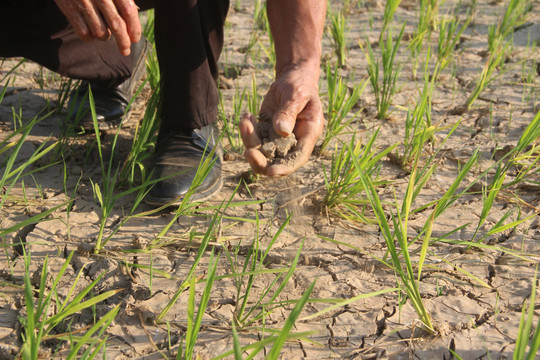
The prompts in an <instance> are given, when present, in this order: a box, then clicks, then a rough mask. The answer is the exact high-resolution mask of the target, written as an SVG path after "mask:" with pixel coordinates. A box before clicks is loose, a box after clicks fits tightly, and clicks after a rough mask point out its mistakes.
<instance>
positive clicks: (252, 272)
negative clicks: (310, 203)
mask: <svg viewBox="0 0 540 360" xmlns="http://www.w3.org/2000/svg"><path fill="white" fill-rule="evenodd" d="M289 221H290V216H289V217H288V218H287V219H286V220H285V221H284V222H283V224H282V225H281V226H280V227H279V229H278V230H277V231H276V233H275V234H274V236H272V239H271V240H270V241H269V243H268V245H267V247H266V249H265V250H264V251H263V250H262V249H260V240H259V236H260V235H259V225H260V224H259V219H258V216H257V217H256V223H255V229H256V230H255V231H256V234H255V239H254V240H253V242H252V244H251V245H250V247H249V249H248V251H247V254H246V257H245V260H244V263H243V264H242V265H239V264H238V251H239V250H240V246H236V247H235V250H234V253H233V254H231V253H230V252H229V251H227V250H226V254H227V258H228V260H229V265H230V267H231V270H232V273H233V274H237V275H236V276H235V284H236V299H237V305H236V309H235V317H234V318H235V322H236V325H237V326H239V327H240V328H247V327H248V326H250V325H252V324H254V323H259V322H261V321H264V318H265V317H266V316H267V315H268V314H269V313H270V312H271V311H273V310H274V309H275V308H276V307H279V306H281V304H275V303H274V301H275V300H276V298H277V297H278V296H279V295H280V294H281V293H282V292H283V290H284V289H285V286H286V285H287V283H288V282H289V280H290V278H291V276H292V275H293V273H294V271H295V269H296V265H297V263H298V260H299V258H300V253H301V251H302V247H303V241H302V243H301V244H300V246H299V248H298V251H297V252H296V256H295V257H294V259H293V260H292V261H291V263H290V264H289V265H288V266H287V267H284V268H283V269H282V271H280V273H278V275H277V276H276V277H275V278H274V280H273V281H272V282H271V284H270V285H269V286H267V287H266V289H265V290H264V291H263V292H262V294H260V295H259V297H258V299H257V300H256V301H254V304H253V305H251V306H248V304H249V301H251V300H252V299H251V297H250V295H251V292H252V289H253V284H254V281H255V278H256V276H257V275H260V274H263V273H265V272H266V269H264V266H265V260H266V257H267V256H268V254H269V253H270V250H271V249H272V247H273V246H274V244H275V242H276V241H277V239H278V238H279V236H280V235H281V233H282V232H283V231H284V230H285V227H286V226H287V225H288V224H289ZM239 245H240V244H239ZM238 270H240V272H238Z"/></svg>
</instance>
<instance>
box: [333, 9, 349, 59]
mask: <svg viewBox="0 0 540 360" xmlns="http://www.w3.org/2000/svg"><path fill="white" fill-rule="evenodd" d="M330 34H331V35H332V36H331V38H330V39H331V41H332V46H333V48H334V53H335V54H336V57H337V64H338V65H339V67H343V66H345V63H346V61H347V20H346V19H345V15H344V14H343V12H341V11H338V12H337V13H330Z"/></svg>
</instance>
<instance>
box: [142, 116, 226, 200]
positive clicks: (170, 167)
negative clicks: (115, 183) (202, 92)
mask: <svg viewBox="0 0 540 360" xmlns="http://www.w3.org/2000/svg"><path fill="white" fill-rule="evenodd" d="M213 150H214V151H213ZM212 154H213V156H212V158H211V159H210V158H208V160H212V161H213V162H214V163H213V165H211V168H210V169H208V173H207V174H206V176H204V177H203V178H200V179H198V182H199V184H198V186H197V187H196V189H195V191H194V193H193V195H192V196H191V200H193V201H203V200H207V199H209V198H210V197H212V196H213V195H215V194H217V193H218V192H219V190H220V189H221V185H222V178H221V163H222V150H221V147H220V145H219V143H218V136H217V130H216V129H215V127H214V126H213V125H208V126H205V127H203V128H201V129H195V130H192V131H188V132H183V133H171V134H167V135H165V136H163V140H161V141H160V142H158V144H157V145H156V153H155V155H154V160H153V162H152V169H153V173H152V180H158V179H161V180H159V181H158V182H157V183H156V184H154V186H153V187H152V189H151V190H150V192H149V193H148V195H147V196H146V198H145V201H146V203H148V204H150V205H153V206H163V205H167V204H169V205H171V206H172V205H179V204H180V203H181V202H182V200H183V198H184V196H185V195H186V193H187V192H188V190H189V188H190V186H191V184H192V183H193V182H194V180H195V179H196V178H197V172H198V171H199V174H198V175H199V177H200V176H201V172H202V171H203V170H204V168H203V167H200V166H199V165H200V164H201V159H203V158H207V157H209V156H210V155H212Z"/></svg>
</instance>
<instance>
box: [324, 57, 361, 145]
mask: <svg viewBox="0 0 540 360" xmlns="http://www.w3.org/2000/svg"><path fill="white" fill-rule="evenodd" d="M326 81H327V84H328V108H327V113H326V115H327V119H328V122H327V124H326V131H325V134H324V138H323V141H322V144H321V148H320V151H323V150H324V149H326V147H327V146H328V144H329V143H330V141H331V140H332V139H335V138H336V136H337V135H339V134H340V133H341V132H342V131H343V130H344V129H345V128H346V127H347V126H349V125H350V123H351V122H352V121H353V120H354V119H355V118H356V117H357V116H358V113H359V112H360V110H358V111H357V112H356V113H354V114H353V115H352V116H350V117H349V118H348V120H347V121H344V120H345V118H346V117H347V115H348V114H349V113H350V112H351V111H352V109H353V108H354V107H355V106H356V104H357V103H358V100H359V99H360V96H361V95H362V93H363V92H364V89H365V88H366V85H367V81H368V80H367V79H366V80H364V81H363V82H361V83H359V84H356V85H354V86H353V88H352V91H350V92H349V88H348V86H347V82H346V81H344V80H343V78H342V77H341V76H340V75H339V70H338V68H337V66H336V67H335V68H334V70H333V71H332V70H331V68H330V65H329V64H326Z"/></svg>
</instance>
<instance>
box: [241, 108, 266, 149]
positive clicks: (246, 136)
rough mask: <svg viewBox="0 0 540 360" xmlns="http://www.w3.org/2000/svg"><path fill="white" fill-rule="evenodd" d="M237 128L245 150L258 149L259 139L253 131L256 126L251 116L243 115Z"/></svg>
mask: <svg viewBox="0 0 540 360" xmlns="http://www.w3.org/2000/svg"><path fill="white" fill-rule="evenodd" d="M238 126H239V128H240V135H241V136H242V141H243V142H244V145H245V146H246V148H248V149H249V148H259V147H260V146H261V139H259V136H258V135H257V131H256V130H255V129H256V126H257V125H256V121H255V117H254V116H253V115H250V114H244V116H243V117H242V120H240V124H239V125H238Z"/></svg>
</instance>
